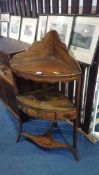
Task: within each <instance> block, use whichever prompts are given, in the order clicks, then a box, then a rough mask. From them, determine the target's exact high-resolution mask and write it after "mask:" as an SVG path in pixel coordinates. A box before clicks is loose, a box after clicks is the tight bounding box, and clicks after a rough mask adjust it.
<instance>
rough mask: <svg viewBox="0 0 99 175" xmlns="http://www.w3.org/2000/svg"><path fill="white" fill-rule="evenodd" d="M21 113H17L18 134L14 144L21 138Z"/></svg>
mask: <svg viewBox="0 0 99 175" xmlns="http://www.w3.org/2000/svg"><path fill="white" fill-rule="evenodd" d="M20 113H21V112H19V133H18V136H17V139H16V142H19V139H20V137H21V132H22V124H23V122H22V119H21V114H20Z"/></svg>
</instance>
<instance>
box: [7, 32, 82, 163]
mask: <svg viewBox="0 0 99 175" xmlns="http://www.w3.org/2000/svg"><path fill="white" fill-rule="evenodd" d="M10 67H11V70H12V72H13V77H14V82H15V90H16V99H17V103H18V108H19V111H21V112H24V113H25V114H27V115H28V117H31V118H34V117H36V118H40V119H44V120H49V121H53V123H55V122H56V121H59V120H60V121H67V120H70V121H72V122H73V145H70V144H63V143H59V142H58V141H55V140H54V139H53V138H52V136H51V133H52V132H51V129H53V127H52V128H50V129H49V132H47V133H44V135H42V136H35V135H31V134H29V133H27V132H23V131H22V119H21V118H22V116H21V113H20V112H19V118H20V131H19V135H18V138H17V141H19V138H20V136H25V137H26V138H28V139H30V140H32V141H34V142H35V143H37V144H38V145H40V146H42V147H47V148H53V147H56V148H58V147H63V148H69V149H70V150H71V151H72V152H73V154H74V156H75V159H76V160H78V159H79V158H78V150H77V119H78V115H79V101H80V86H81V70H80V67H79V65H78V63H77V62H76V61H75V60H74V59H73V58H72V57H71V56H70V55H69V54H68V51H67V49H66V46H65V44H63V43H62V42H61V41H60V39H59V36H58V33H57V32H56V31H50V32H49V33H48V34H47V35H46V36H45V38H44V39H43V40H42V41H38V42H35V43H34V44H33V45H32V46H31V47H30V48H29V49H28V51H25V52H23V53H20V54H17V55H15V56H14V57H13V58H12V60H11V62H10ZM23 80H24V81H23ZM20 81H23V84H22V85H21V86H20ZM71 81H76V82H77V83H76V84H77V85H76V98H75V102H72V101H71V100H70V99H68V96H67V95H63V93H62V91H61V88H59V86H58V85H59V84H60V83H66V82H68V83H69V82H71ZM24 82H25V83H24ZM29 82H34V84H35V83H36V84H38V86H37V88H34V90H33V91H31V89H28V90H26V88H25V86H27V84H28V83H29ZM20 87H21V90H20ZM22 87H23V88H22ZM22 89H23V90H22ZM24 89H25V91H24ZM49 133H50V134H49Z"/></svg>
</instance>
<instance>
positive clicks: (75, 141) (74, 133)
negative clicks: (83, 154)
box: [73, 120, 79, 161]
mask: <svg viewBox="0 0 99 175" xmlns="http://www.w3.org/2000/svg"><path fill="white" fill-rule="evenodd" d="M73 124H74V127H73V149H74V150H73V151H74V156H75V159H76V160H77V161H78V160H79V155H78V146H77V122H76V120H74V121H73Z"/></svg>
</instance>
